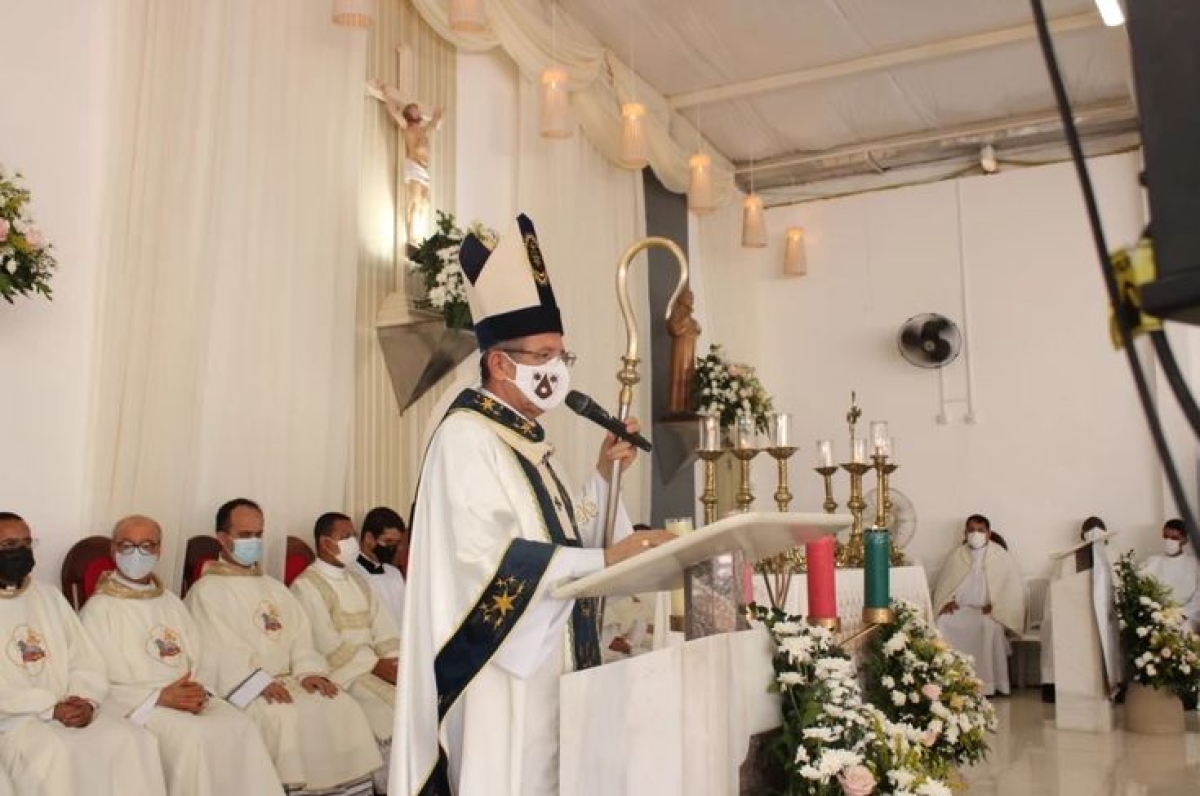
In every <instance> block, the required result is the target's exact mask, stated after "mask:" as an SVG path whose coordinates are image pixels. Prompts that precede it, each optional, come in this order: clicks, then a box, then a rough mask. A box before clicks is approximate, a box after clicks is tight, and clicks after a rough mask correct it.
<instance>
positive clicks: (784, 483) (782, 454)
mask: <svg viewBox="0 0 1200 796" xmlns="http://www.w3.org/2000/svg"><path fill="white" fill-rule="evenodd" d="M795 452H796V448H795V447H794V446H790V445H788V446H782V447H780V446H775V445H772V446H771V447H769V448H767V453H769V454H771V456H772V457H774V459H775V463H776V464H777V465H778V467H779V486H777V487H776V488H775V508H777V509H779V510H780V511H787V510H788V507H790V506H791V505H792V491H791V490H790V489H788V459H790V458H792V455H793V454H795Z"/></svg>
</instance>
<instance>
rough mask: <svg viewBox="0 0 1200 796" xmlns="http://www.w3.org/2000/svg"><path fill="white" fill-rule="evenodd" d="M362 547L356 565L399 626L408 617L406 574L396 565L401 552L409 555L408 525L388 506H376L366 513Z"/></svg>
mask: <svg viewBox="0 0 1200 796" xmlns="http://www.w3.org/2000/svg"><path fill="white" fill-rule="evenodd" d="M359 540H360V546H361V547H362V550H361V551H360V552H359V554H358V559H357V560H356V561H355V562H354V564H353V565H352V567H351V568H352V569H354V570H355V571H356V572H358V573H359V574H360V575H362V576H363V577H365V578H366V579H367V583H368V584H370V586H371V591H373V592H375V597H376V599H378V600H379V605H380V607H382V608H383V610H385V611H387V614H388V616H389V617H391V620H392V623H393V624H394V625H395V626H396V627H397V628H399V627H400V622H401V620H402V619H403V617H404V574H403V573H401V572H400V570H399V569H397V568H396V566H395V562H396V561H397V560H399V559H397V558H396V556H397V555H402V556H404V558H405V559H407V557H408V529H407V528H406V527H405V526H404V520H403V519H401V518H400V515H399V514H397V513H396V512H395V511H393V510H392V509H389V508H388V507H387V506H376V507H375V508H373V509H371V510H370V511H368V512H367V516H366V517H363V522H362V529H361V530H360V532H359Z"/></svg>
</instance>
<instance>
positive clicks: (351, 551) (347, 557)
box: [337, 536, 360, 567]
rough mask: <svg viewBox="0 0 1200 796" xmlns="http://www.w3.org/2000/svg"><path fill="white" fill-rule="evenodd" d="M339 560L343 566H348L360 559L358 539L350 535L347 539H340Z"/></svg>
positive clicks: (338, 544)
mask: <svg viewBox="0 0 1200 796" xmlns="http://www.w3.org/2000/svg"><path fill="white" fill-rule="evenodd" d="M337 546H338V552H337V560H338V561H340V562H341V563H342V566H344V567H348V566H350V565H351V564H353V563H354V562H355V561H357V560H358V554H359V552H360V551H359V548H358V540H357V539H355V538H354V537H353V536H348V537H346V538H345V539H340V540H338V543H337Z"/></svg>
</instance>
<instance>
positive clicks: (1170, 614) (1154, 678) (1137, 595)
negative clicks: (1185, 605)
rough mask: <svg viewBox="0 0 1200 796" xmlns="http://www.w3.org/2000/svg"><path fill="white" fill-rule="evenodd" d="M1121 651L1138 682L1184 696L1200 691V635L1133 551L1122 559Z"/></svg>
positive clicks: (1119, 570)
mask: <svg viewBox="0 0 1200 796" xmlns="http://www.w3.org/2000/svg"><path fill="white" fill-rule="evenodd" d="M1116 570H1117V588H1116V595H1115V600H1116V607H1117V623H1118V625H1119V627H1120V630H1121V652H1122V654H1123V655H1124V656H1125V660H1126V662H1127V664H1128V669H1129V671H1130V672H1132V678H1133V681H1134V682H1136V683H1141V684H1142V685H1147V686H1150V687H1152V688H1158V689H1162V690H1167V691H1173V692H1175V693H1176V694H1178V695H1179V696H1180V697H1187V696H1189V695H1192V694H1195V693H1197V691H1200V677H1197V676H1196V671H1197V670H1200V637H1198V636H1197V635H1196V634H1195V633H1193V632H1192V631H1191V630H1190V629H1189V628H1188V626H1187V621H1186V619H1185V618H1184V615H1183V611H1182V610H1180V608H1179V606H1178V605H1176V604H1175V603H1174V602H1172V600H1171V597H1170V590H1169V589H1168V588H1167V586H1166V585H1165V584H1163V583H1161V582H1160V581H1158V580H1157V579H1156V578H1154V577H1151V576H1150V575H1146V574H1143V573H1141V572H1139V571H1138V568H1137V565H1136V563H1135V562H1134V559H1133V552H1132V551H1130V552H1128V553H1126V554H1125V555H1123V556H1121V558H1120V559H1119V560H1118V561H1117V566H1116Z"/></svg>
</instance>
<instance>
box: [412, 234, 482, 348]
mask: <svg viewBox="0 0 1200 796" xmlns="http://www.w3.org/2000/svg"><path fill="white" fill-rule="evenodd" d="M467 231H468V232H470V233H472V234H474V235H475V236H476V237H478V238H479V239H480V240H481V241H483V243H484V244H485V245H488V246H494V245H495V241H496V233H494V232H492V231H491V230H489V229H487V228H485V227H483V226H481V225H480V224H479V223H478V222H476V223H475V224H472V225H471V226H470V227H468V229H467ZM462 240H463V231H462V230H461V229H459V227H458V224H457V222H455V220H454V216H453V215H451V214H450V213H443V212H442V211H441V210H439V211H438V212H437V229H436V230H435V231H434V233H433V234H432V235H430V236H429V237H428V238H426V239H425V240H423V241H421V244H420V245H419V246H417V248H416V250H415V251H413V253H412V255H411V256H410V257H409V260H410V262H411V263H412V264H411V266H410V267H411V268H412V270H413V271H414V272H415V273H417V274H419V275H420V276H421V280H422V283H423V286H424V289H425V295H424V296H422V297H421V298H418V299H417V300H416V302H415V303H416V306H418V307H420V308H422V309H429V310H434V311H436V312H440V313H441V314H442V317H443V318H444V319H445V321H446V327H447V328H449V329H470V328H471V327H472V325H473V324H472V322H471V307H470V305H469V304H468V303H467V281H466V277H465V276H464V275H463V271H462V266H461V265H460V264H459V262H458V249H459V247H460V246H461V245H462Z"/></svg>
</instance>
